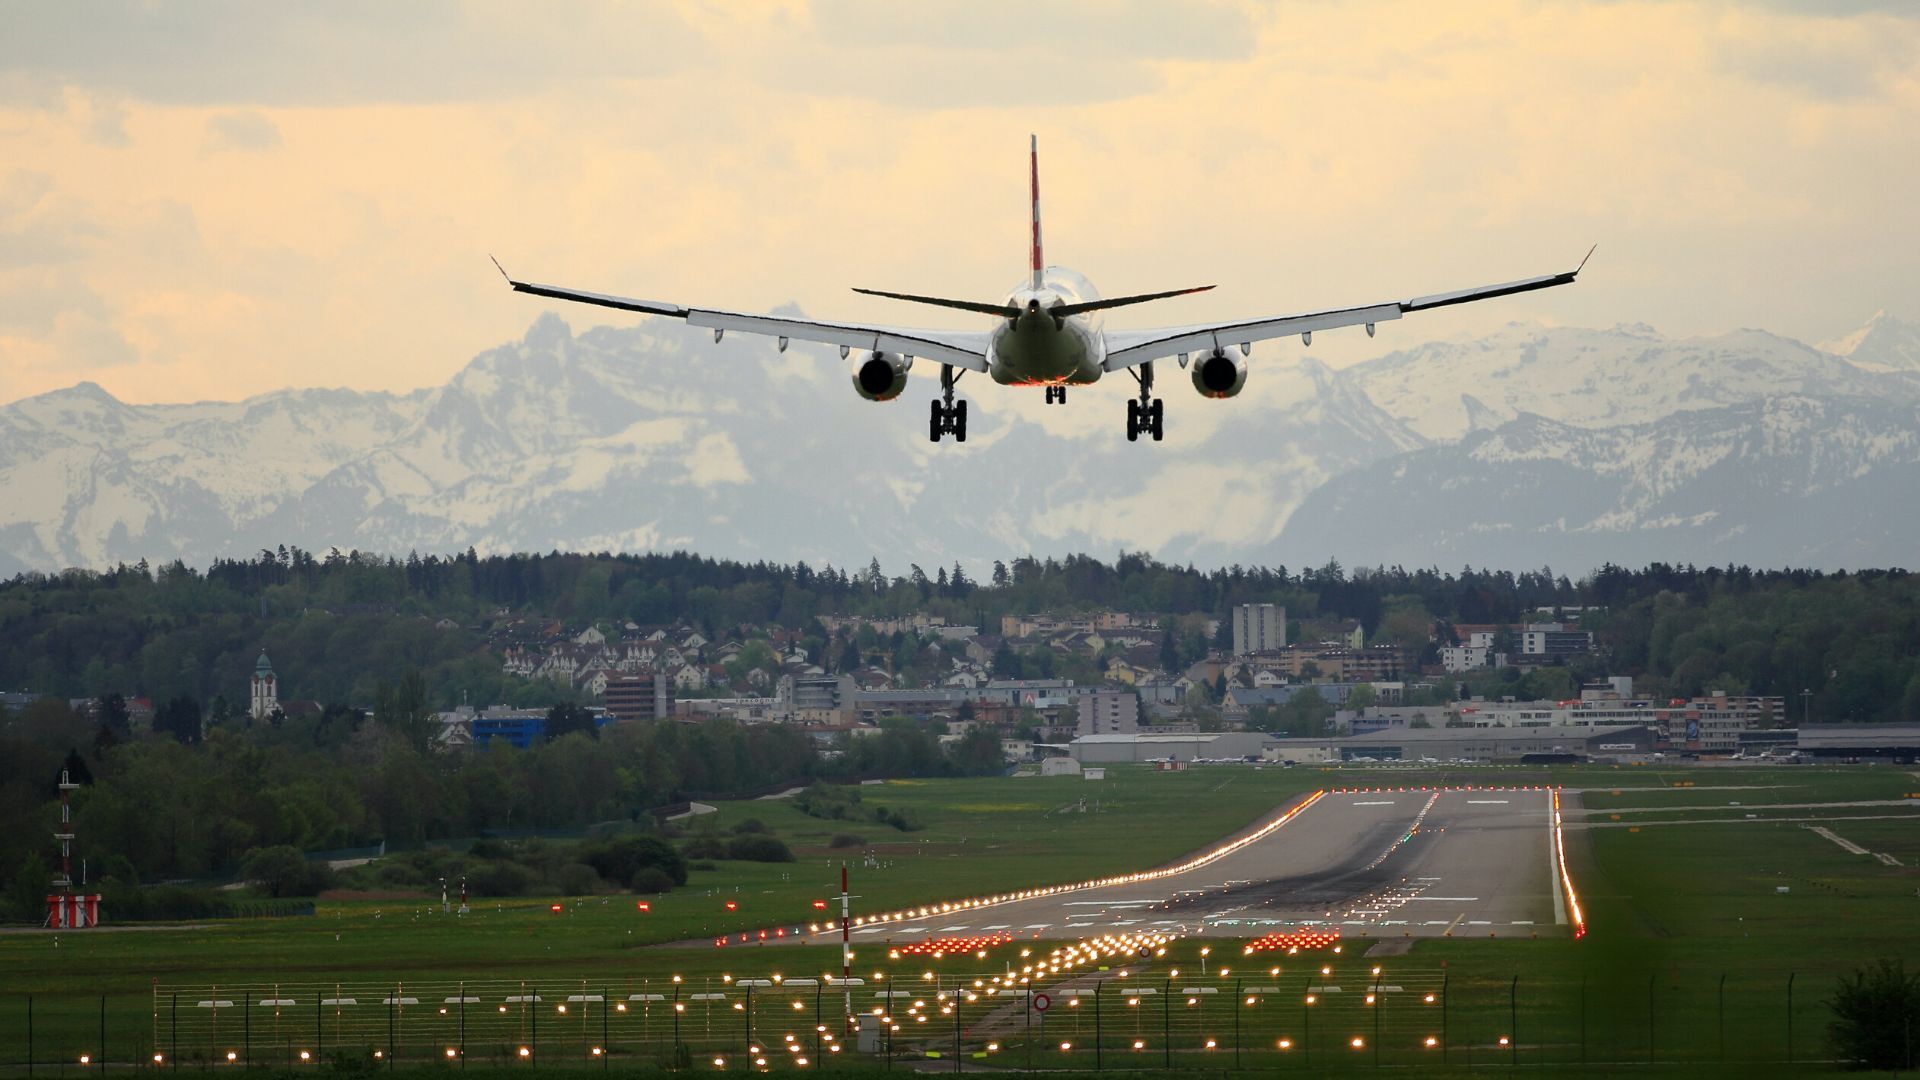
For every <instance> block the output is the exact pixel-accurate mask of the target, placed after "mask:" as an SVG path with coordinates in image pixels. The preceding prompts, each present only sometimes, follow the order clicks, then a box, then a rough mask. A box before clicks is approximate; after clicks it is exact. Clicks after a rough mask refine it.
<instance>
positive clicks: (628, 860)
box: [580, 836, 687, 885]
mask: <svg viewBox="0 0 1920 1080" xmlns="http://www.w3.org/2000/svg"><path fill="white" fill-rule="evenodd" d="M580 861H581V862H583V863H586V864H587V865H589V866H591V867H593V868H594V870H596V871H597V872H598V873H599V874H600V876H601V877H603V878H605V879H607V880H608V881H631V880H633V875H634V874H636V873H638V872H639V871H640V870H641V869H643V868H645V867H649V866H651V867H654V868H656V869H658V870H659V871H660V872H661V873H663V874H665V875H666V876H667V880H668V881H669V882H671V883H673V884H675V885H685V884H686V883H687V860H686V859H685V858H684V857H683V856H682V855H681V854H680V853H679V852H678V851H676V850H674V847H673V845H672V844H669V843H667V842H666V841H665V840H662V839H660V838H659V837H657V836H622V837H617V838H615V839H612V840H603V841H600V842H597V843H592V844H582V845H581V847H580Z"/></svg>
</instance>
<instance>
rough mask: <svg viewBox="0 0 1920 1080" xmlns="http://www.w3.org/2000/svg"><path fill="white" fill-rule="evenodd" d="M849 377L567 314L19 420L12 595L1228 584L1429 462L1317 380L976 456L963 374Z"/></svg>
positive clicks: (818, 359) (1004, 403)
mask: <svg viewBox="0 0 1920 1080" xmlns="http://www.w3.org/2000/svg"><path fill="white" fill-rule="evenodd" d="M846 370H847V365H846V364H844V363H842V362H840V361H839V360H838V358H837V357H835V356H834V355H833V354H832V353H831V351H827V350H808V349H807V348H806V347H805V346H796V347H795V348H793V349H792V350H789V352H788V353H787V354H785V355H784V356H783V355H781V354H779V353H777V352H776V351H775V350H774V349H773V347H772V345H771V343H770V342H764V341H760V340H758V339H754V338H744V339H731V338H730V339H727V340H726V341H724V342H723V343H720V344H715V343H713V342H712V341H711V338H710V337H709V336H708V335H707V333H706V332H705V331H700V330H695V329H691V328H688V327H685V326H681V325H679V324H674V323H668V322H665V321H654V322H651V323H642V324H639V325H635V326H632V327H629V328H618V329H616V328H611V327H601V328H598V329H594V330H590V331H587V332H585V333H583V334H580V335H578V336H575V335H573V334H572V333H571V332H570V331H569V330H568V329H567V327H566V325H565V323H563V322H562V321H561V320H559V319H558V318H555V317H552V316H547V317H543V318H542V319H541V320H540V321H538V322H537V323H535V324H534V326H533V328H532V329H531V330H530V331H529V332H528V334H527V336H526V337H525V338H524V339H523V340H521V341H519V342H515V343H512V344H509V345H505V346H502V347H500V348H496V349H493V350H490V351H488V352H486V353H483V354H481V355H480V356H478V357H476V358H475V359H474V360H473V361H472V362H471V363H469V364H468V365H467V367H466V368H464V369H463V370H462V371H460V372H459V373H458V374H457V375H455V376H454V378H452V379H451V380H449V381H448V382H447V384H446V385H444V386H441V387H438V388H435V389H431V390H426V391H420V392H417V393H414V394H411V395H407V396H405V397H394V396H390V395H378V394H368V395H357V394H352V393H349V392H344V391H298V390H293V391H282V392H280V393H276V394H269V395H265V396H263V397H260V398H254V399H251V400H249V401H245V402H240V403H237V404H201V405H191V406H129V405H125V404H122V403H120V402H118V401H115V400H114V399H113V398H112V397H111V396H109V395H107V394H106V393H105V392H104V391H102V390H100V388H98V387H94V386H90V385H83V386H80V387H76V388H74V389H72V390H69V391H63V392H61V393H59V394H50V395H45V396H43V397H40V398H34V399H29V400H27V401H22V402H17V403H15V404H13V405H10V406H6V407H4V408H0V495H4V496H5V498H4V500H0V501H3V502H4V505H5V507H6V508H5V509H0V573H8V572H13V571H16V570H19V569H27V568H32V569H54V568H58V567H62V566H67V565H87V566H99V565H103V564H107V563H111V562H113V561H115V560H126V561H132V560H134V559H137V558H140V557H143V556H144V557H147V558H150V559H166V558H172V557H175V556H178V557H182V558H185V559H187V560H188V561H190V562H195V563H204V562H205V561H206V560H207V559H208V558H210V557H213V556H216V555H244V554H247V553H250V552H252V551H256V550H258V549H259V548H261V547H267V546H274V545H278V544H282V543H298V544H300V545H301V546H303V547H309V548H314V549H319V550H324V549H325V548H327V547H329V546H333V545H338V546H339V547H341V548H343V549H344V548H348V547H358V548H361V549H365V550H373V551H385V552H394V553H403V552H405V551H407V550H410V549H419V550H423V551H451V550H457V549H464V548H466V547H468V546H473V547H476V548H479V549H481V550H484V551H505V550H527V549H541V550H545V549H550V548H572V549H587V550H599V549H615V550H619V549H624V550H637V549H649V548H671V547H687V548H693V549H697V550H699V551H701V552H703V553H707V554H713V555H725V556H733V557H738V558H770V559H782V560H790V559H796V558H805V559H808V560H811V561H815V562H825V561H831V562H835V563H839V564H856V563H864V562H865V561H866V560H867V559H868V558H869V557H871V556H872V555H874V554H875V553H878V554H879V555H880V556H881V558H882V559H883V561H884V562H886V563H887V564H888V565H890V566H900V567H904V565H905V563H907V562H922V563H924V564H925V565H927V566H928V567H929V568H931V567H932V566H934V565H936V564H940V565H945V564H949V563H951V562H953V561H954V560H956V559H958V560H962V561H965V562H968V563H970V564H973V565H974V566H975V567H976V568H977V567H978V566H980V565H981V564H983V563H985V562H987V561H989V560H991V559H993V558H997V557H1004V556H1005V555H1007V554H1008V553H1009V552H1018V551H1026V550H1036V551H1045V552H1057V553H1064V552H1067V551H1081V550H1087V551H1095V552H1101V553H1106V554H1112V553H1114V552H1117V551H1118V550H1120V549H1122V548H1128V549H1134V550H1139V549H1151V550H1153V551H1155V552H1157V553H1160V554H1162V555H1163V556H1165V557H1168V558H1175V559H1189V558H1191V559H1195V560H1198V561H1230V560H1231V559H1232V558H1234V557H1235V553H1236V552H1237V551H1239V550H1241V549H1243V548H1245V547H1247V546H1250V545H1257V544H1261V543H1265V542H1267V541H1269V540H1271V539H1272V538H1273V537H1275V536H1277V535H1278V534H1279V531H1280V529H1281V527H1282V526H1283V525H1284V524H1285V522H1286V516H1287V514H1288V513H1289V512H1290V511H1291V508H1292V507H1293V506H1295V505H1297V504H1298V503H1299V501H1300V500H1301V499H1303V498H1305V497H1306V496H1307V494H1308V493H1309V492H1311V491H1312V489H1313V488H1314V487H1316V486H1318V485H1319V484H1320V483H1322V482H1324V481H1325V480H1326V479H1327V478H1329V477H1332V476H1335V475H1338V474H1339V473H1342V472H1345V471H1347V470H1349V469H1351V468H1354V467H1356V466H1358V465H1361V464H1364V463H1366V462H1368V461H1371V460H1373V459H1374V458H1377V457H1379V456H1380V455H1382V454H1388V453H1395V452H1399V451H1404V450H1409V449H1413V448H1416V447H1419V446H1422V445H1424V441H1423V440H1421V439H1420V438H1419V437H1418V436H1416V435H1414V434H1412V433H1411V432H1410V431H1408V430H1407V429H1406V428H1405V427H1404V426H1403V425H1401V424H1399V423H1398V422H1397V421H1395V420H1394V419H1393V418H1392V417H1389V416H1387V415H1386V414H1385V413H1383V412H1381V411H1380V410H1379V409H1377V408H1375V407H1374V406H1373V405H1372V403H1371V402H1369V401H1368V400H1367V398H1366V396H1365V395H1364V394H1363V393H1360V392H1359V391H1358V390H1357V389H1355V388H1354V387H1353V386H1352V384H1351V382H1350V381H1349V380H1347V379H1345V378H1344V377H1342V376H1340V375H1337V374H1335V373H1334V372H1331V371H1329V370H1328V369H1326V368H1325V367H1324V366H1322V365H1319V364H1317V363H1306V364H1303V365H1300V366H1298V367H1276V368H1273V369H1271V370H1268V371H1264V372H1259V373H1256V375H1255V376H1254V378H1253V380H1251V383H1250V387H1249V390H1248V392H1247V393H1246V394H1245V395H1243V396H1242V397H1241V398H1240V399H1239V400H1238V401H1237V402H1234V403H1219V402H1209V401H1205V400H1202V399H1200V398H1199V397H1198V396H1196V395H1194V394H1192V393H1191V392H1189V391H1188V390H1187V388H1186V383H1185V380H1184V378H1182V377H1181V374H1182V373H1180V372H1179V371H1178V370H1177V369H1175V370H1172V371H1170V372H1168V374H1167V375H1166V376H1164V377H1163V383H1162V390H1161V393H1162V394H1163V395H1164V396H1165V397H1166V398H1167V399H1168V404H1167V411H1168V414H1169V419H1168V423H1167V427H1168V437H1167V440H1166V442H1164V443H1161V444H1158V445H1155V444H1151V443H1143V444H1139V445H1135V444H1130V443H1127V442H1126V441H1125V440H1124V438H1123V437H1122V432H1121V430H1120V428H1121V420H1122V418H1123V417H1124V415H1125V414H1124V406H1123V401H1124V397H1125V396H1126V392H1127V391H1128V390H1130V389H1131V382H1130V381H1128V382H1126V383H1125V384H1124V389H1122V388H1116V387H1112V386H1102V387H1100V388H1097V389H1095V390H1085V389H1081V390H1076V391H1074V400H1073V403H1072V405H1070V406H1066V407H1059V406H1054V407H1040V406H1038V404H1037V401H1036V402H1028V401H1026V400H1025V399H1024V398H1016V397H1015V396H1014V395H1011V394H1007V393H997V392H991V391H985V392H982V393H980V395H979V396H978V397H976V398H974V399H973V402H972V405H973V408H972V416H971V418H970V425H969V426H970V428H971V431H970V432H969V434H970V436H971V437H970V439H969V441H968V442H967V443H966V444H964V445H955V444H953V443H951V442H949V443H946V444H943V445H941V446H937V447H936V446H932V445H930V444H929V443H928V442H927V441H926V436H925V424H924V415H925V412H924V410H925V407H926V401H927V399H928V398H929V397H931V396H932V394H933V393H934V392H935V386H936V384H935V381H934V378H933V376H934V374H935V373H936V372H937V370H938V369H937V368H935V367H933V366H932V365H919V366H916V367H915V369H914V372H913V375H912V382H911V384H910V387H911V388H910V389H909V391H908V392H907V394H906V395H904V396H903V397H902V398H901V399H900V400H898V401H896V402H891V403H887V404H884V405H875V404H873V403H870V402H866V401H862V400H860V399H859V398H858V397H856V396H855V395H854V393H853V392H852V389H851V387H849V386H848V385H847V382H846ZM976 386H977V384H966V383H963V384H962V392H963V396H970V395H967V394H966V391H969V390H973V389H975V387H976ZM1026 397H1029V398H1036V399H1037V397H1038V395H1037V394H1033V395H1026Z"/></svg>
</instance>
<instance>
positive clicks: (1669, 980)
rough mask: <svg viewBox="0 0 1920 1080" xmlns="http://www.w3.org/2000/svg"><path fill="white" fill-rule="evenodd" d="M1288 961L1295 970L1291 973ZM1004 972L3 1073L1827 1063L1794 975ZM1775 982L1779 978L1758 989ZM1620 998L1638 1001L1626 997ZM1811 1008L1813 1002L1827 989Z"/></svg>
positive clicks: (605, 1002) (282, 1037)
mask: <svg viewBox="0 0 1920 1080" xmlns="http://www.w3.org/2000/svg"><path fill="white" fill-rule="evenodd" d="M1297 959H1298V960H1302V961H1304V960H1305V958H1297ZM1018 982H1019V976H1018V975H1017V974H1015V973H1013V972H1012V970H1011V969H1001V970H994V971H981V972H976V973H972V974H956V973H952V972H935V971H929V972H925V973H923V974H922V975H919V976H914V975H901V974H896V975H894V976H893V977H891V978H889V979H881V980H876V981H871V982H869V981H863V980H858V979H856V980H851V981H844V980H839V979H829V978H819V979H814V978H781V977H780V976H777V975H767V976H765V977H755V978H745V977H739V978H734V977H724V976H722V977H712V978H707V977H700V978H692V977H689V978H686V979H679V978H672V977H665V978H631V979H609V978H605V977H599V976H596V977H588V978H566V977H562V976H559V975H557V974H556V975H555V976H554V977H552V978H541V979H526V980H504V979H473V980H444V981H417V982H403V983H392V982H378V981H371V980H358V981H338V982H328V983H314V982H289V983H247V984H233V985H218V986H213V985H170V984H164V983H157V984H155V985H154V987H153V989H152V992H151V995H150V997H146V996H144V995H143V998H144V1000H143V1001H142V1002H141V1008H140V1009H139V1011H140V1012H142V1013H145V1014H146V1015H143V1016H136V1017H134V1018H135V1019H138V1020H139V1021H140V1024H139V1027H138V1028H135V1027H133V1025H132V1024H131V1023H130V1022H128V1020H127V1019H126V1018H125V1015H124V1014H126V1013H127V1012H129V1011H130V1010H128V1009H127V1008H126V1006H127V1005H128V1004H129V1003H128V1002H125V1001H120V1002H117V1003H116V1004H115V1011H116V1013H117V1014H120V1015H119V1016H117V1017H116V1019H115V1021H114V1023H113V1024H111V1025H110V1024H109V1008H108V999H107V998H105V997H100V998H98V999H94V998H78V997H74V996H70V995H67V996H60V997H53V998H48V997H45V996H42V997H40V998H39V999H38V1000H36V999H35V998H34V997H32V996H15V997H13V999H12V1002H13V1005H12V1007H11V1008H9V1009H7V1012H10V1013H12V1014H13V1015H12V1016H10V1017H7V1018H5V1019H4V1020H0V1025H3V1027H0V1046H6V1047H8V1048H9V1049H8V1052H6V1053H0V1065H4V1066H5V1067H6V1068H7V1069H8V1070H9V1072H10V1073H15V1074H20V1073H28V1072H35V1071H36V1070H38V1071H42V1072H47V1073H52V1072H55V1071H58V1072H60V1073H61V1074H63V1075H64V1074H65V1073H66V1072H67V1071H69V1070H76V1069H81V1070H84V1069H89V1068H90V1069H93V1070H97V1071H100V1072H104V1071H106V1070H107V1069H109V1068H111V1069H114V1070H116V1071H126V1070H130V1069H131V1070H141V1071H147V1070H153V1071H165V1072H168V1073H173V1072H177V1071H178V1070H181V1069H188V1070H201V1071H210V1070H215V1069H228V1068H239V1069H247V1068H260V1067H274V1068H300V1067H302V1066H320V1065H324V1066H329V1067H332V1068H364V1067H366V1066H368V1065H383V1066H387V1067H391V1066H395V1065H421V1064H426V1063H438V1064H440V1065H442V1066H446V1067H465V1066H466V1065H467V1064H468V1063H473V1064H474V1065H475V1066H480V1065H487V1066H495V1067H502V1066H504V1067H517V1066H525V1067H528V1068H530V1069H534V1068H538V1067H540V1066H541V1065H549V1066H557V1065H571V1066H574V1067H578V1066H581V1065H587V1066H596V1065H597V1066H600V1067H606V1068H611V1067H613V1066H614V1065H616V1064H619V1065H632V1066H641V1065H645V1066H666V1067H677V1068H686V1069H694V1070H699V1071H707V1072H713V1071H740V1070H747V1069H755V1070H776V1071H796V1070H798V1071H805V1070H809V1069H811V1070H814V1071H818V1070H819V1069H820V1068H821V1067H822V1066H827V1067H834V1066H840V1065H843V1064H846V1065H851V1064H854V1063H858V1064H860V1065H861V1067H872V1066H875V1065H879V1066H882V1067H892V1066H895V1065H900V1064H902V1063H906V1062H912V1063H914V1064H915V1065H916V1066H917V1067H918V1068H919V1069H920V1070H921V1071H925V1070H926V1069H927V1068H928V1067H929V1065H928V1062H929V1059H932V1060H936V1061H938V1062H939V1065H938V1066H933V1067H935V1068H941V1067H944V1066H946V1065H947V1064H949V1063H951V1064H952V1065H953V1067H954V1068H955V1070H956V1071H958V1070H959V1069H960V1068H961V1067H962V1066H964V1067H966V1068H968V1069H978V1068H980V1067H983V1066H985V1067H994V1066H999V1067H1004V1068H1008V1069H1029V1068H1045V1069H1073V1070H1127V1069H1140V1068H1166V1067H1201V1066H1204V1067H1209V1068H1219V1069H1231V1068H1241V1069H1261V1070H1271V1069H1300V1070H1306V1071H1326V1070H1329V1069H1334V1070H1346V1069H1355V1068H1366V1067H1371V1066H1380V1067H1395V1068H1408V1067H1420V1066H1434V1067H1442V1066H1446V1067H1454V1066H1459V1067H1469V1068H1473V1069H1489V1068H1500V1067H1535V1068H1541V1067H1567V1066H1575V1067H1577V1066H1583V1065H1584V1066H1586V1067H1589V1068H1599V1069H1616V1070H1618V1069H1634V1068H1643V1067H1644V1068H1661V1067H1667V1068H1672V1067H1684V1066H1689V1065H1692V1066H1705V1065H1709V1064H1713V1063H1729V1064H1733V1063H1752V1064H1765V1065H1768V1066H1773V1067H1778V1066H1781V1065H1787V1064H1792V1063H1809V1062H1811V1061H1814V1060H1817V1059H1820V1058H1824V1057H1826V1056H1827V1048H1826V1046H1825V1028H1826V1024H1827V1020H1828V1014H1827V1010H1826V1007H1825V1005H1824V1003H1823V1002H1822V1001H1821V1000H1819V999H1820V998H1821V997H1823V996H1824V994H1822V993H1820V992H1818V991H1816V992H1814V993H1809V992H1808V990H1809V987H1808V986H1807V985H1806V982H1805V981H1801V982H1800V985H1799V986H1798V987H1797V997H1796V986H1795V982H1796V977H1795V976H1793V975H1790V974H1789V975H1788V976H1787V977H1786V979H1785V980H1784V982H1783V983H1780V984H1778V985H1772V984H1770V985H1765V986H1758V985H1737V984H1736V985H1729V984H1728V981H1727V980H1726V978H1725V977H1724V976H1719V977H1715V976H1713V975H1710V974H1703V975H1701V976H1699V977H1696V978H1691V979H1677V978H1676V976H1675V975H1674V974H1673V973H1671V972H1660V973H1648V974H1647V975H1646V976H1645V977H1644V978H1643V980H1642V981H1640V982H1638V983H1632V981H1631V980H1628V983H1621V982H1619V981H1615V982H1611V983H1609V984H1608V985H1607V986H1606V987H1605V988H1604V989H1603V988H1602V987H1600V986H1598V985H1595V986H1593V987H1589V986H1588V985H1587V983H1586V982H1584V981H1581V982H1579V983H1571V982H1567V981H1541V980H1539V979H1530V978H1529V977H1528V976H1526V975H1524V974H1521V975H1515V976H1513V977H1511V978H1508V979H1505V980H1498V979H1487V978H1477V979H1474V980H1472V981H1467V980H1457V979H1454V978H1453V977H1452V976H1451V975H1450V974H1449V973H1448V972H1447V971H1445V970H1444V969H1437V968H1433V967H1430V966H1425V965H1422V966H1419V967H1414V966H1412V965H1407V964H1405V963H1404V962H1403V964H1401V965H1399V966H1396V965H1394V964H1393V963H1392V961H1391V959H1390V958H1388V959H1386V960H1384V961H1368V960H1364V959H1358V958H1347V959H1344V960H1342V959H1340V958H1331V957H1329V958H1324V959H1315V960H1314V961H1313V962H1312V963H1301V962H1295V963H1288V964H1286V965H1283V966H1282V967H1281V968H1280V969H1278V970H1277V971H1276V970H1275V969H1272V968H1253V967H1249V968H1247V969H1245V970H1244V971H1241V970H1235V971H1231V972H1220V971H1218V970H1216V971H1214V972H1212V973H1207V972H1192V971H1185V972H1178V973H1175V972H1171V971H1165V970H1162V971H1158V972H1153V971H1141V972H1137V973H1124V974H1123V973H1121V972H1117V971H1111V970H1110V971H1105V972H1100V973H1097V974H1085V975H1078V976H1075V977H1073V978H1070V979H1063V980H1062V981H1059V982H1049V983H1046V984H1043V985H1041V986H1039V987H1038V988H1034V989H1032V990H1031V992H1030V991H1029V988H1028V987H1024V986H1021V985H1019V984H1018ZM1770 983H1771V981H1770ZM1628 984H1631V985H1628ZM1820 989H1824V987H1822V988H1820Z"/></svg>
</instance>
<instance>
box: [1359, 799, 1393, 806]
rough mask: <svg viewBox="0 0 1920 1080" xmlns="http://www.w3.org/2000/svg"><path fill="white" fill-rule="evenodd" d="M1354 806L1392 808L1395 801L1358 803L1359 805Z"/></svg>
mask: <svg viewBox="0 0 1920 1080" xmlns="http://www.w3.org/2000/svg"><path fill="white" fill-rule="evenodd" d="M1352 805H1354V806H1392V805H1393V800H1392V799H1384V800H1381V801H1379V802H1357V803H1353V804H1352Z"/></svg>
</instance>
